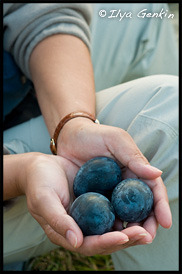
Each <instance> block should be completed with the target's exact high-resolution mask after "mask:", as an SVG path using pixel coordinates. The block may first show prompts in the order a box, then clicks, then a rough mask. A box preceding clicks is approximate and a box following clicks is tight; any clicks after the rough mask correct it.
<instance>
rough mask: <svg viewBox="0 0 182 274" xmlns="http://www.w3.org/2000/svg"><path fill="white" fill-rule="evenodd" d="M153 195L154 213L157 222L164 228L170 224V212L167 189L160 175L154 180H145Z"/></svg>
mask: <svg viewBox="0 0 182 274" xmlns="http://www.w3.org/2000/svg"><path fill="white" fill-rule="evenodd" d="M145 182H146V183H147V184H148V186H149V187H150V188H151V190H152V192H153V196H154V214H155V217H156V219H157V222H158V223H159V224H160V225H161V226H162V227H164V228H170V227H171V225H172V214H171V210H170V206H169V202H168V196H167V189H166V187H165V185H164V183H163V181H162V178H161V177H158V178H156V179H154V180H145Z"/></svg>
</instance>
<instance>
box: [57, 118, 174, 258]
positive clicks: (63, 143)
mask: <svg viewBox="0 0 182 274" xmlns="http://www.w3.org/2000/svg"><path fill="white" fill-rule="evenodd" d="M57 151H58V155H61V156H63V157H64V158H66V159H68V160H69V161H70V162H72V163H74V164H75V165H76V166H77V167H78V168H79V167H80V166H81V165H83V164H84V163H85V162H86V161H87V160H89V159H91V158H93V157H97V156H107V157H111V158H113V159H115V160H117V161H118V162H119V163H120V165H121V168H122V170H123V177H124V178H128V177H130V178H131V177H136V178H140V179H141V180H143V181H144V182H146V183H147V184H148V185H149V187H150V188H151V190H152V191H153V195H154V209H153V212H152V213H151V214H150V216H149V217H148V218H147V219H146V220H145V221H144V222H143V223H142V224H130V225H129V226H127V228H126V229H124V230H122V232H121V229H122V224H120V228H121V229H120V231H114V232H110V233H106V234H103V235H102V236H87V237H85V238H84V240H83V243H82V246H81V248H82V251H83V250H84V254H85V253H86V254H89V255H90V254H91V255H93V253H92V251H93V250H94V249H95V251H96V250H97V251H96V253H103V254H108V253H109V252H113V250H114V251H116V250H118V249H122V248H126V247H129V246H133V245H138V244H145V243H151V242H152V240H153V239H154V238H155V235H156V232H157V228H158V225H159V224H160V225H161V226H162V227H164V228H170V227H171V225H172V216H171V211H170V207H169V202H168V196H167V190H166V187H165V185H164V183H163V181H162V178H161V174H162V171H160V170H159V169H157V168H156V167H153V166H151V165H150V164H149V162H148V160H147V159H146V157H145V156H144V155H143V154H142V153H141V151H140V150H139V148H138V147H137V145H136V144H135V142H134V140H133V139H132V137H131V136H130V135H129V134H128V133H127V132H126V131H125V130H122V129H120V128H117V127H113V126H107V125H98V124H94V123H93V122H92V121H90V120H88V119H86V118H75V119H73V120H70V121H69V122H67V123H66V124H65V125H64V127H63V129H62V131H61V133H60V135H59V138H58V146H57ZM118 233H119V235H120V237H121V236H122V237H121V239H120V240H118V244H116V242H117V240H116V239H117V236H116V235H118ZM123 234H124V235H125V236H126V237H125V238H123ZM92 237H96V238H97V240H96V241H95V240H94V238H92ZM115 237H116V238H115ZM91 239H92V240H91ZM127 239H129V241H128V242H127V243H126V242H125V244H124V245H123V244H121V242H122V241H123V240H127ZM114 241H116V242H115V244H116V245H117V247H116V246H115V244H114ZM120 241H121V242H120ZM111 243H113V245H112V244H111ZM82 251H81V252H82ZM96 253H95V254H96Z"/></svg>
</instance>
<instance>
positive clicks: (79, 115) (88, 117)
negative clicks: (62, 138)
mask: <svg viewBox="0 0 182 274" xmlns="http://www.w3.org/2000/svg"><path fill="white" fill-rule="evenodd" d="M75 119H76V123H72V124H73V125H75V124H77V125H78V124H79V123H80V121H81V124H82V123H84V121H86V122H88V121H89V122H94V123H96V124H99V121H98V120H97V119H96V118H95V116H93V115H92V114H90V113H87V112H72V113H70V114H68V115H66V116H65V117H64V118H63V119H62V120H61V121H60V122H59V124H58V125H57V127H56V129H55V131H54V135H53V137H52V138H51V143H50V149H51V151H52V153H53V154H57V142H58V138H59V135H60V132H61V131H62V129H63V128H65V126H66V125H67V124H68V123H69V125H70V124H71V121H72V120H75ZM73 122H75V121H73Z"/></svg>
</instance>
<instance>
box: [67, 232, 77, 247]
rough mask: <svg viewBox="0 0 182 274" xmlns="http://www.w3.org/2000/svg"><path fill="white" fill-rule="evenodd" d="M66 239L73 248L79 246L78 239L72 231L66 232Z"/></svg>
mask: <svg viewBox="0 0 182 274" xmlns="http://www.w3.org/2000/svg"><path fill="white" fill-rule="evenodd" d="M66 239H67V240H68V241H69V243H70V244H71V245H72V246H73V247H76V246H77V237H76V235H75V233H74V232H73V231H72V230H68V231H67V232H66Z"/></svg>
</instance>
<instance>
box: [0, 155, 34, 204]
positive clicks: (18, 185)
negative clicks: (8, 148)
mask: <svg viewBox="0 0 182 274" xmlns="http://www.w3.org/2000/svg"><path fill="white" fill-rule="evenodd" d="M32 154H33V153H22V154H12V155H5V156H4V158H3V161H4V176H3V200H9V199H11V198H15V197H18V196H21V195H24V194H25V185H26V172H27V168H28V166H29V164H30V162H31V161H32V156H33V155H32Z"/></svg>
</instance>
